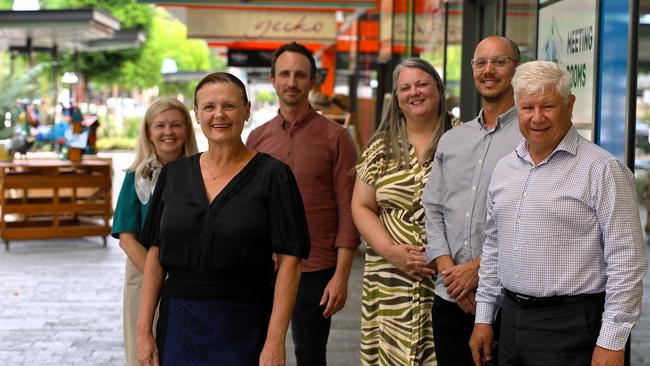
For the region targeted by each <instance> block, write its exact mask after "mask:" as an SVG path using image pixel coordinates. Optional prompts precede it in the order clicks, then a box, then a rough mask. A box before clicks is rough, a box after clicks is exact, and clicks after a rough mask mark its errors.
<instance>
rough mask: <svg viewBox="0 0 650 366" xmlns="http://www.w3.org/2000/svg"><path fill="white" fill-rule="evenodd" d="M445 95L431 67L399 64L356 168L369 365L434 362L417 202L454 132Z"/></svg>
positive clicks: (355, 210)
mask: <svg viewBox="0 0 650 366" xmlns="http://www.w3.org/2000/svg"><path fill="white" fill-rule="evenodd" d="M444 96H445V93H444V87H443V84H442V80H441V79H440V76H438V73H437V72H436V71H435V69H434V68H433V66H431V65H430V64H429V63H428V62H426V61H424V60H421V59H417V58H410V59H406V60H404V61H402V62H401V63H400V64H399V65H398V66H397V67H396V68H395V71H394V72H393V95H392V99H391V101H390V104H389V106H388V109H387V112H386V115H385V116H384V118H383V120H382V122H381V124H380V125H379V127H378V130H377V132H376V133H375V135H374V136H373V137H372V138H371V139H370V142H369V143H368V146H367V148H366V150H365V151H364V152H363V154H362V156H361V158H360V161H359V164H358V165H357V180H356V183H355V186H354V194H353V196H352V217H353V218H354V222H355V224H356V225H357V228H358V229H359V232H360V233H361V235H362V236H363V237H364V238H365V240H366V242H367V243H368V248H367V251H366V264H365V269H364V276H363V293H362V301H361V303H362V319H361V362H362V364H364V365H435V364H436V357H435V352H434V342H433V327H432V322H431V307H432V304H433V295H434V287H435V286H434V285H435V282H434V281H433V280H432V276H433V275H434V274H435V273H434V272H435V271H434V269H433V268H429V267H427V266H424V263H426V258H425V255H424V248H425V246H426V232H425V228H424V210H423V208H422V204H421V201H420V199H421V194H422V190H423V189H424V185H425V184H426V182H427V180H428V179H429V173H430V172H431V161H432V159H433V156H434V153H435V150H436V146H437V144H438V140H439V139H440V136H441V135H442V134H443V132H444V131H446V130H447V129H449V128H450V118H449V116H448V114H447V110H446V108H445V98H444ZM434 178H435V177H433V178H432V179H434ZM413 263H420V264H421V265H419V266H414V265H413Z"/></svg>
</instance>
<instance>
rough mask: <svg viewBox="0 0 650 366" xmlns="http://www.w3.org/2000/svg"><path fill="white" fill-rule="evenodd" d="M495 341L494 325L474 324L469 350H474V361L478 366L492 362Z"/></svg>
mask: <svg viewBox="0 0 650 366" xmlns="http://www.w3.org/2000/svg"><path fill="white" fill-rule="evenodd" d="M493 339H494V333H493V332H492V324H474V331H473V332H472V337H471V338H470V339H469V348H470V350H472V359H473V360H474V364H475V365H476V366H481V365H482V364H483V362H488V361H492V340H493Z"/></svg>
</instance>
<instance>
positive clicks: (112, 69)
mask: <svg viewBox="0 0 650 366" xmlns="http://www.w3.org/2000/svg"><path fill="white" fill-rule="evenodd" d="M11 4H12V1H11V0H0V9H5V10H9V9H11ZM40 4H41V9H44V10H46V9H79V8H88V7H97V8H101V9H103V10H105V11H107V12H108V13H110V14H111V15H113V16H114V17H115V18H117V19H118V20H119V21H120V22H121V29H122V30H141V31H143V32H144V33H145V34H146V37H147V38H146V41H145V42H144V44H143V45H142V46H141V47H140V48H139V49H135V50H122V51H103V52H84V53H81V54H80V55H79V69H80V70H79V71H80V73H81V75H80V77H82V78H83V80H82V81H84V82H86V83H88V82H92V85H93V87H102V86H110V85H116V84H117V85H119V86H120V87H121V88H124V89H134V88H138V89H144V88H149V87H155V86H158V87H160V94H161V95H162V96H174V95H176V94H184V95H188V96H189V95H192V92H193V88H194V86H195V85H196V82H190V83H173V84H166V83H164V82H163V78H162V75H161V73H160V69H161V66H162V60H163V59H164V58H171V59H173V60H174V61H176V64H177V66H178V69H179V70H180V71H203V70H205V71H208V70H210V71H219V70H225V69H226V61H225V60H224V58H223V57H219V56H218V55H216V54H215V53H214V52H212V51H211V50H210V49H209V48H208V47H207V45H206V44H205V42H204V41H202V40H193V39H192V40H189V39H187V29H186V27H185V25H183V24H182V23H181V22H180V21H178V20H177V19H175V18H174V17H172V16H171V15H170V14H169V13H168V12H167V11H166V10H164V9H163V8H156V7H154V6H152V5H150V4H140V3H138V1H137V0H41V1H40ZM37 59H38V60H41V61H48V62H49V61H51V55H49V54H48V53H39V54H37ZM59 60H60V68H59V72H60V73H62V72H64V71H73V70H75V69H76V60H75V55H74V54H72V53H67V54H61V55H60V59H59ZM49 80H50V79H49V78H47V77H43V78H42V80H41V83H44V84H49ZM42 90H43V91H47V90H51V87H49V88H48V87H44V88H43V89H42Z"/></svg>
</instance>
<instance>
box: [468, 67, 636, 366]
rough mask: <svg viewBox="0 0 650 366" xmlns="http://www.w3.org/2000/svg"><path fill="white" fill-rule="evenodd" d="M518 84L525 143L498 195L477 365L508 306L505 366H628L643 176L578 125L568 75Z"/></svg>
mask: <svg viewBox="0 0 650 366" xmlns="http://www.w3.org/2000/svg"><path fill="white" fill-rule="evenodd" d="M512 85H513V88H514V93H515V105H516V106H517V109H518V112H519V129H520V130H521V133H522V135H523V136H524V140H522V142H521V143H520V144H519V145H518V146H517V148H516V150H515V151H514V152H513V153H511V154H509V155H506V156H505V157H504V158H503V159H501V160H500V161H499V163H497V166H496V167H495V169H494V173H493V175H492V180H491V183H490V187H489V189H488V202H487V205H488V208H487V210H488V218H487V223H486V241H485V243H484V245H483V254H482V257H481V268H480V270H479V277H480V281H479V287H478V291H477V294H476V303H477V308H476V321H475V322H476V324H475V326H474V331H473V333H472V338H471V339H470V348H471V349H472V357H473V359H474V363H475V364H476V365H478V366H480V365H482V364H484V363H486V362H489V361H490V360H491V359H492V353H491V352H492V350H491V343H492V337H493V336H492V334H493V333H492V325H491V324H492V322H493V320H494V315H495V312H496V308H497V301H498V298H499V297H500V296H503V305H502V318H501V336H500V337H501V338H500V342H499V364H500V365H563V366H564V365H623V360H624V347H625V343H626V342H627V339H628V337H629V334H630V330H631V328H632V327H633V326H634V325H635V324H636V323H637V322H638V320H639V318H640V314H641V298H642V295H643V283H642V280H643V277H644V275H645V273H646V270H647V266H648V262H647V257H646V253H645V247H644V244H643V237H642V234H641V224H640V220H639V213H638V210H637V208H636V197H635V188H634V176H633V174H632V173H631V172H630V170H629V169H628V168H627V167H625V165H623V164H622V163H621V162H620V161H618V160H616V159H615V158H614V157H613V156H612V155H611V154H609V153H608V152H607V151H605V150H604V149H602V148H600V147H598V146H596V145H595V144H593V143H591V142H589V141H588V140H586V139H585V138H583V137H582V136H580V135H579V134H578V132H577V131H576V129H575V128H574V127H573V124H572V122H571V112H572V110H573V104H574V102H575V96H573V95H572V94H571V89H570V85H571V77H570V75H569V74H568V73H567V71H566V70H564V69H563V68H562V67H561V66H559V65H557V64H555V63H552V62H547V61H532V62H528V63H526V64H523V65H521V66H519V67H518V68H517V71H516V72H515V75H514V77H513V80H512Z"/></svg>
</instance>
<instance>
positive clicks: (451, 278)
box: [422, 137, 480, 313]
mask: <svg viewBox="0 0 650 366" xmlns="http://www.w3.org/2000/svg"><path fill="white" fill-rule="evenodd" d="M444 151H445V140H444V137H443V139H442V140H441V142H440V144H439V146H438V150H437V152H436V156H435V159H434V161H433V163H432V166H431V174H430V177H431V178H430V179H429V181H428V182H427V184H426V186H425V187H424V191H423V193H422V205H423V207H424V214H425V222H424V223H425V227H426V233H427V249H426V255H427V260H428V261H430V262H431V261H435V265H436V267H437V270H438V272H439V273H440V274H441V275H443V276H444V281H443V284H444V285H445V287H447V292H448V293H449V295H450V296H451V297H452V298H454V299H455V300H456V302H457V303H458V305H459V306H460V307H461V308H462V309H463V310H464V311H465V312H470V313H474V312H475V310H476V309H475V303H474V301H473V298H472V296H469V297H468V295H470V294H472V293H473V292H474V290H476V287H477V286H478V264H479V263H480V260H479V259H477V260H475V261H473V262H470V263H462V264H458V265H456V263H455V262H454V259H453V257H452V255H451V253H452V250H451V244H450V243H449V242H448V240H447V232H446V227H445V217H444V203H445V196H446V195H445V193H444V192H445V190H446V189H454V187H448V186H446V185H447V184H451V185H453V183H452V182H447V181H446V180H445V178H446V176H445V170H444V164H445V160H444V156H445V153H444Z"/></svg>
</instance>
